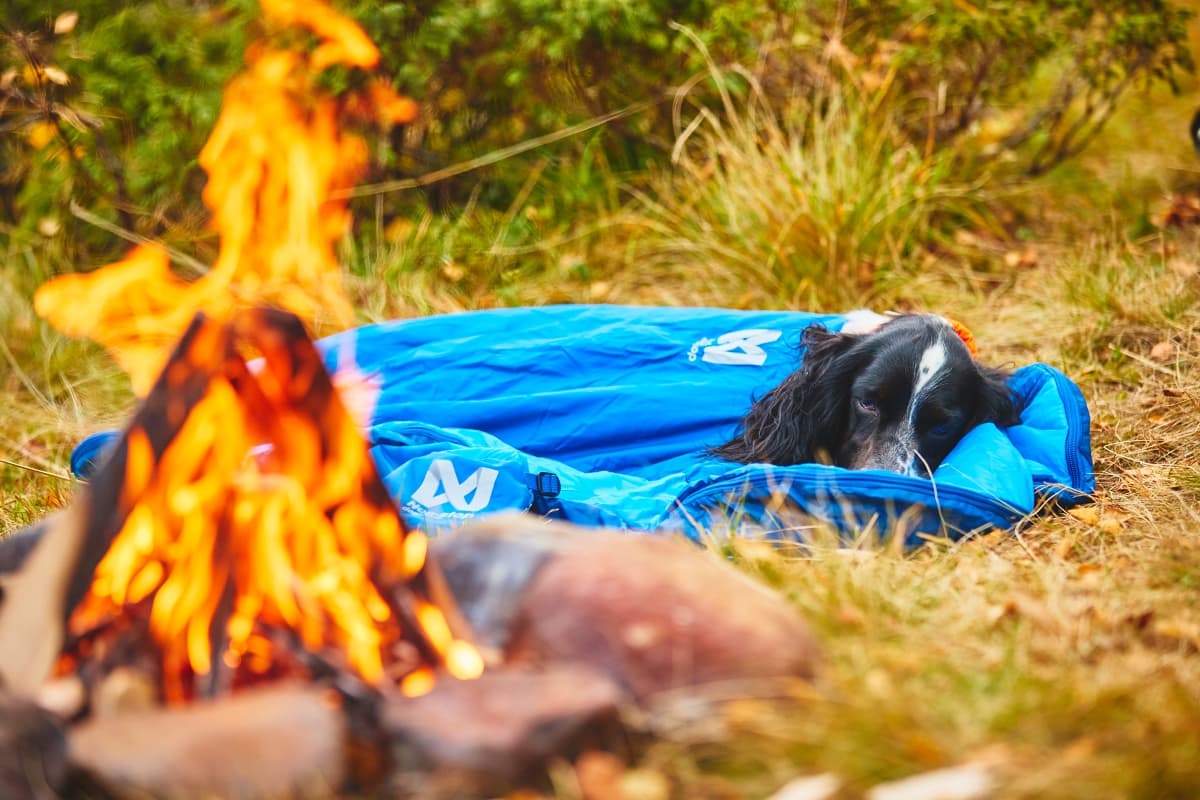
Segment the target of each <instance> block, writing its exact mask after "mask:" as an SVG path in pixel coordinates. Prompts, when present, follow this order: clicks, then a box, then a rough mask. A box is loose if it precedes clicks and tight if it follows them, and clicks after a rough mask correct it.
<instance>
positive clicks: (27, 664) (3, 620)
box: [0, 492, 90, 698]
mask: <svg viewBox="0 0 1200 800" xmlns="http://www.w3.org/2000/svg"><path fill="white" fill-rule="evenodd" d="M89 508H90V502H89V499H88V495H87V493H86V492H80V494H79V496H78V497H76V498H75V502H74V503H72V504H71V505H70V506H69V507H68V508H67V509H66V510H65V511H62V512H60V513H58V514H55V515H54V516H52V517H48V518H47V519H46V520H45V526H46V527H45V528H44V533H43V534H42V537H43V538H42V541H41V543H40V544H39V545H38V546H37V547H36V548H35V549H33V550H32V552H30V553H29V556H28V558H26V559H25V560H24V563H23V564H22V566H21V568H20V569H19V570H18V571H17V572H16V573H14V574H12V575H9V576H7V577H6V578H5V579H4V582H3V583H2V584H0V590H3V594H2V597H0V682H3V683H4V684H5V685H6V686H7V687H8V688H9V689H10V690H12V691H14V692H16V693H18V694H21V695H23V696H25V697H28V698H32V697H35V696H36V695H37V693H38V691H39V689H40V688H41V686H42V683H44V682H45V680H46V678H48V677H49V676H50V670H51V669H52V668H53V666H54V662H55V660H56V659H57V658H58V652H59V649H60V648H61V647H62V643H63V638H64V628H65V620H66V615H67V606H66V602H67V600H66V594H67V589H68V585H69V584H70V581H71V580H72V577H73V575H74V572H75V565H76V561H77V557H78V554H79V552H80V550H81V549H82V547H83V538H84V536H85V535H86V525H85V519H86V517H87V515H88V509H89Z"/></svg>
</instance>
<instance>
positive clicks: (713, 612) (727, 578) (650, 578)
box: [507, 532, 817, 702]
mask: <svg viewBox="0 0 1200 800" xmlns="http://www.w3.org/2000/svg"><path fill="white" fill-rule="evenodd" d="M507 655H508V659H509V661H510V662H533V663H562V662H574V663H583V664H587V665H589V666H591V667H593V668H597V669H601V670H603V671H604V672H605V673H606V674H607V675H609V676H610V677H611V678H612V679H613V680H615V681H617V682H618V683H619V684H620V685H621V686H622V687H623V688H625V689H626V690H627V691H629V692H630V693H631V694H632V695H633V696H634V697H635V698H636V699H637V700H638V701H639V702H646V701H649V700H650V699H651V697H652V696H653V695H655V694H657V693H660V692H664V691H668V690H674V689H680V688H684V687H697V686H702V685H704V684H708V683H715V682H725V681H748V680H755V679H761V678H781V677H800V678H811V677H812V675H813V672H814V666H815V662H816V655H817V647H816V643H815V641H814V640H813V637H812V635H811V634H810V632H809V630H808V627H807V626H806V625H805V624H804V623H803V622H802V621H801V620H800V618H799V616H798V615H797V614H796V611H795V609H793V608H792V607H791V606H789V605H788V603H787V602H786V601H785V600H784V599H783V598H782V597H780V596H779V595H777V594H775V593H774V592H772V591H770V590H768V589H767V588H766V587H764V586H762V585H761V584H759V583H757V582H755V581H754V580H752V579H751V578H749V577H748V576H746V575H744V574H743V573H741V572H738V571H737V570H736V569H735V568H734V567H733V566H731V565H729V564H727V563H726V562H724V561H722V560H720V559H719V558H718V557H717V556H715V555H714V554H712V553H710V552H705V551H703V550H700V549H698V548H697V547H695V546H694V545H692V544H690V543H686V542H683V541H679V540H675V539H669V538H665V537H664V538H659V537H648V536H628V535H624V534H611V533H602V532H593V533H591V534H590V535H589V538H588V540H587V541H580V542H576V543H575V546H574V548H573V549H571V550H570V551H568V552H563V553H560V554H558V555H557V556H556V557H554V558H552V559H550V560H548V561H547V563H546V564H545V565H544V566H543V567H542V568H541V569H540V570H539V571H538V572H537V574H536V575H535V576H534V578H533V580H532V582H531V583H530V585H529V587H528V589H527V590H526V593H525V597H524V601H523V603H522V605H521V611H520V613H519V614H518V616H517V617H516V619H515V621H514V630H513V635H512V638H511V641H510V643H509V647H508V651H507Z"/></svg>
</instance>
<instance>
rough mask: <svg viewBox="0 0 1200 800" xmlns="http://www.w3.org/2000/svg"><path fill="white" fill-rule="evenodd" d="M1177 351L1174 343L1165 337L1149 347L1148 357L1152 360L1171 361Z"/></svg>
mask: <svg viewBox="0 0 1200 800" xmlns="http://www.w3.org/2000/svg"><path fill="white" fill-rule="evenodd" d="M1178 353H1179V348H1178V347H1176V346H1175V343H1174V342H1172V341H1169V340H1166V339H1164V340H1163V341H1161V342H1158V343H1157V344H1155V345H1154V346H1153V347H1151V348H1150V358H1151V359H1153V360H1154V361H1173V360H1174V359H1175V356H1176V355H1178Z"/></svg>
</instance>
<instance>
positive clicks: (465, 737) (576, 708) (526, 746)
mask: <svg viewBox="0 0 1200 800" xmlns="http://www.w3.org/2000/svg"><path fill="white" fill-rule="evenodd" d="M622 698H623V694H622V692H621V690H620V689H619V688H618V687H617V686H616V685H615V684H614V683H613V682H612V681H610V680H609V679H608V678H606V677H605V676H604V675H602V674H600V673H597V672H595V671H593V670H590V669H587V668H586V667H582V666H572V665H557V666H549V667H546V668H545V669H530V668H513V667H496V668H493V669H489V670H488V671H486V672H484V674H483V675H482V676H481V677H479V678H477V679H475V680H470V681H458V680H454V679H453V678H450V677H448V676H442V677H439V679H438V680H437V682H436V683H435V684H434V687H433V689H432V691H430V692H429V693H428V694H425V695H421V696H420V697H412V698H408V697H393V698H390V699H388V700H387V701H386V705H385V706H384V710H383V713H382V719H381V721H382V726H383V730H384V733H385V735H386V737H387V740H388V742H389V748H390V750H391V753H392V755H393V760H394V762H395V763H394V769H395V771H394V773H393V776H394V777H393V779H392V784H391V786H389V790H390V791H389V792H388V793H387V794H388V796H418V797H481V796H492V795H494V794H499V793H503V792H505V791H507V790H509V789H511V788H513V787H516V786H521V785H527V784H528V783H530V782H531V781H536V780H537V778H538V776H539V775H542V774H544V773H545V769H546V766H547V764H548V762H549V761H550V760H551V759H554V758H561V757H566V756H570V755H572V754H576V753H579V752H582V751H583V750H584V749H585V748H588V747H619V746H620V745H621V742H622V741H623V734H622V733H621V727H620V721H619V711H620V705H621V703H622Z"/></svg>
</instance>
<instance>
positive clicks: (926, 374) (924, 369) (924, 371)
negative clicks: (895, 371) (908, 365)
mask: <svg viewBox="0 0 1200 800" xmlns="http://www.w3.org/2000/svg"><path fill="white" fill-rule="evenodd" d="M948 360H949V353H947V352H946V342H945V340H944V339H942V338H941V337H940V336H939V337H938V340H937V341H936V342H934V343H933V344H931V345H929V347H926V348H925V352H924V353H922V354H921V360H920V362H919V363H918V364H917V381H916V383H915V384H914V385H913V393H912V396H913V399H914V400H915V399H916V398H917V395H919V394H920V393H921V390H922V389H924V388H925V387H926V386H928V385H929V384H930V383H932V382H934V381H936V380H937V376H938V373H940V372H941V371H942V370H943V369H944V368H945V366H946V362H947V361H948Z"/></svg>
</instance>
